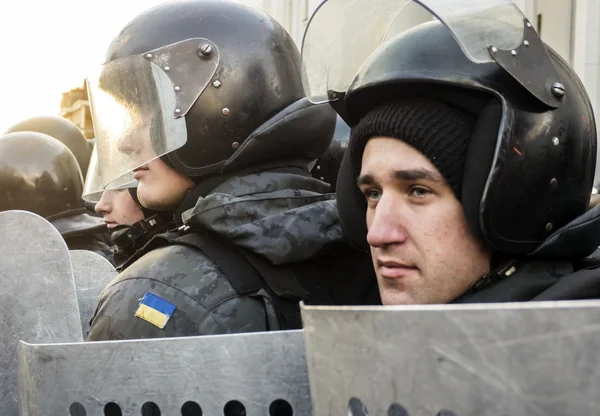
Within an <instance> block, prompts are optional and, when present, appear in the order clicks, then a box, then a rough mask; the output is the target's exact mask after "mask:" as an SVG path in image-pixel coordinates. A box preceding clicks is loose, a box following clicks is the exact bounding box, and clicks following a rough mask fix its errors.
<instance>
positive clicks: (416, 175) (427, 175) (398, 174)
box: [394, 168, 446, 185]
mask: <svg viewBox="0 0 600 416" xmlns="http://www.w3.org/2000/svg"><path fill="white" fill-rule="evenodd" d="M394 178H396V179H398V180H401V181H416V180H419V179H425V180H428V181H431V182H435V183H438V184H440V185H443V184H445V183H446V181H445V180H444V178H443V177H442V175H440V174H439V173H436V172H434V171H432V170H429V169H424V168H421V169H406V170H397V171H395V172H394Z"/></svg>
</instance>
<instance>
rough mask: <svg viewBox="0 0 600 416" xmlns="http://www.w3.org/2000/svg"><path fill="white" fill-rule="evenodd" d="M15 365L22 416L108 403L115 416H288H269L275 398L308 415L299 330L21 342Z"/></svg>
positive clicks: (89, 409) (280, 414)
mask: <svg viewBox="0 0 600 416" xmlns="http://www.w3.org/2000/svg"><path fill="white" fill-rule="evenodd" d="M19 364H20V367H19V377H20V390H21V393H22V397H23V400H22V403H23V405H22V407H21V414H22V415H23V416H42V415H43V416H53V415H65V414H69V413H68V411H69V408H70V407H71V406H74V407H79V408H80V409H81V408H84V409H85V413H75V415H74V416H80V415H84V414H85V415H87V416H93V415H103V414H104V413H103V409H104V407H105V406H106V405H107V404H108V403H111V402H112V403H115V405H118V406H119V408H120V409H121V412H122V414H123V415H140V414H141V413H140V410H141V408H142V405H143V404H144V403H145V402H149V401H151V402H154V403H155V404H156V405H157V406H158V407H159V409H160V412H161V414H162V415H180V414H182V413H181V407H182V405H184V403H185V402H187V401H194V402H196V403H197V404H198V405H199V406H200V407H201V409H202V414H204V415H223V414H224V407H225V405H226V404H227V403H228V402H229V401H232V400H236V401H239V402H240V403H242V405H243V406H244V407H245V409H246V413H244V414H248V415H269V414H272V415H273V416H290V413H287V412H286V411H285V409H286V406H285V405H282V406H281V407H280V408H279V411H276V412H274V413H269V407H270V406H271V404H272V403H273V402H274V401H275V400H278V399H279V400H285V401H287V402H288V403H289V405H290V406H291V407H292V410H293V414H294V415H295V416H302V415H305V416H310V415H311V402H310V395H309V394H310V393H309V387H308V377H307V374H306V359H305V354H304V339H303V336H302V331H289V332H287V331H286V332H271V333H253V334H235V335H216V336H205V337H190V338H170V339H168V338H167V339H153V340H134V341H109V342H89V343H78V344H77V343H75V344H63V345H28V344H25V343H23V344H21V345H20V348H19ZM74 403H78V404H74ZM110 406H114V405H110ZM107 414H118V413H107ZM183 414H186V413H183ZM187 414H188V415H192V414H197V413H193V412H190V413H187ZM198 414H199V413H198ZM225 414H226V415H238V414H239V415H241V414H242V413H237V412H229V413H227V412H226V413H225Z"/></svg>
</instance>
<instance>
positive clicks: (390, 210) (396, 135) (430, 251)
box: [350, 97, 490, 304]
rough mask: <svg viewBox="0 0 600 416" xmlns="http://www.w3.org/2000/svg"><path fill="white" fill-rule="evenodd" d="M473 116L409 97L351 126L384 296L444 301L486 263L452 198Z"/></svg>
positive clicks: (408, 301) (401, 300) (484, 253)
mask: <svg viewBox="0 0 600 416" xmlns="http://www.w3.org/2000/svg"><path fill="white" fill-rule="evenodd" d="M473 124H474V120H473V117H472V116H469V115H468V114H467V113H465V112H463V111H461V110H459V109H456V108H452V107H450V106H449V105H446V104H444V103H443V102H441V101H438V100H432V99H426V98H419V97H415V98H409V99H403V100H396V101H390V102H387V103H384V104H382V105H380V106H377V107H376V108H374V109H373V110H371V111H370V112H369V113H367V114H366V115H365V116H364V117H363V118H362V119H361V120H360V122H359V123H358V124H357V125H356V126H355V127H354V129H353V130H352V142H351V143H352V147H351V149H350V151H351V153H353V155H352V156H353V157H354V158H355V159H356V162H357V164H356V166H357V167H358V166H360V172H359V175H358V179H357V184H358V186H359V188H360V190H361V192H362V193H363V195H364V196H365V199H366V201H367V212H366V222H367V228H368V233H367V241H368V243H369V245H370V246H371V254H372V257H373V264H374V267H375V271H376V273H377V277H378V280H379V287H380V293H381V298H382V302H383V303H384V304H418V303H446V302H450V301H452V300H453V299H455V298H456V297H458V296H459V295H461V294H462V293H464V292H465V291H466V290H467V289H468V288H470V287H471V286H472V285H473V284H474V283H475V282H476V281H477V280H478V279H479V278H480V277H481V276H482V275H484V274H485V273H487V272H488V271H489V264H490V252H489V250H488V249H486V248H484V247H483V245H482V244H481V243H480V242H479V241H477V239H476V238H475V236H474V235H473V233H472V232H471V230H470V229H469V227H468V225H467V222H466V219H465V216H464V212H463V209H462V206H461V204H460V202H459V200H458V198H457V195H460V184H461V181H462V175H463V170H464V163H465V158H466V153H467V148H468V143H469V138H470V137H471V133H472V129H473ZM361 155H362V161H361V162H360V163H359V161H360V160H361V157H360V156H361Z"/></svg>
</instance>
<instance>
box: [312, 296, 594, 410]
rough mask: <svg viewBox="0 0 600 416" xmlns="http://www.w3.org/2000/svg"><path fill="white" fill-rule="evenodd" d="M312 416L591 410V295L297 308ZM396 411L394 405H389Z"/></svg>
mask: <svg viewBox="0 0 600 416" xmlns="http://www.w3.org/2000/svg"><path fill="white" fill-rule="evenodd" d="M302 319H303V322H304V331H305V335H306V355H307V364H308V373H309V378H310V387H311V393H312V399H313V408H314V410H315V413H314V414H315V415H317V416H321V415H341V414H350V415H354V416H357V415H362V414H364V412H361V411H356V410H355V411H354V412H349V411H348V409H349V406H348V405H349V402H350V399H351V398H356V399H359V400H361V402H362V404H360V403H359V402H358V401H357V400H354V401H353V405H354V406H353V408H354V409H357V408H362V406H363V405H364V406H366V409H367V410H368V414H370V415H385V414H393V413H388V409H389V406H390V405H392V404H393V403H396V404H399V405H401V406H403V407H404V409H405V410H407V411H408V413H409V414H410V416H434V415H437V414H438V412H440V411H441V410H442V409H443V410H447V411H452V412H454V414H456V415H457V416H486V415H489V416H492V415H493V416H502V415H506V416H525V415H536V416H537V415H539V416H542V415H543V416H550V415H556V416H564V415H592V414H598V409H600V395H599V394H598V392H599V391H600V362H599V360H600V354H599V353H598V351H600V302H598V301H581V302H560V303H522V304H502V305H500V304H496V305H493V304H487V305H466V306H461V307H458V306H447V305H446V306H430V307H395V308H393V307H392V308H384V307H380V308H361V309H358V308H329V307H306V308H304V309H303V311H302ZM396 414H402V413H396Z"/></svg>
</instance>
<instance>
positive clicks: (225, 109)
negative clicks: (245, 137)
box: [221, 107, 229, 116]
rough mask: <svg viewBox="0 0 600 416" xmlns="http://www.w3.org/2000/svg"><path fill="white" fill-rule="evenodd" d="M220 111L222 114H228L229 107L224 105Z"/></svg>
mask: <svg viewBox="0 0 600 416" xmlns="http://www.w3.org/2000/svg"><path fill="white" fill-rule="evenodd" d="M221 113H223V115H224V116H228V115H229V108H227V107H225V108H224V109H223V110H221Z"/></svg>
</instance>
